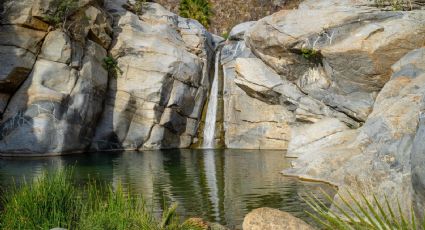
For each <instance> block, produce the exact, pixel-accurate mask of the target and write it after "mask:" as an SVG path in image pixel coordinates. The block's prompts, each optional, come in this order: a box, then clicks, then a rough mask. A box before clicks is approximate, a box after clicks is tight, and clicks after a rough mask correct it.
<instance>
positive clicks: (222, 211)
mask: <svg viewBox="0 0 425 230" xmlns="http://www.w3.org/2000/svg"><path fill="white" fill-rule="evenodd" d="M65 165H73V166H74V167H75V174H76V175H75V176H76V179H77V181H78V182H79V183H83V182H85V181H87V180H88V179H89V178H96V179H99V180H101V181H102V182H106V183H111V184H113V185H114V186H116V185H117V184H118V183H122V184H123V185H124V188H126V189H128V192H130V193H133V194H142V195H143V196H144V197H145V200H146V202H147V203H148V204H150V205H151V206H152V207H153V210H155V211H156V212H158V213H159V212H160V211H161V210H163V209H164V205H165V204H169V203H170V202H178V203H179V209H178V212H179V213H180V215H182V216H183V217H193V216H196V217H203V218H205V219H208V220H209V221H213V222H219V223H222V224H225V225H227V226H229V227H232V228H240V225H241V223H242V220H243V217H244V216H245V215H246V214H247V213H248V212H249V211H250V210H252V209H255V208H259V207H272V208H278V209H281V210H284V211H289V212H291V213H293V214H294V215H296V216H298V217H301V218H304V219H306V218H307V216H306V215H305V213H304V210H305V209H306V208H307V205H306V204H305V203H304V202H303V201H302V199H301V198H300V194H301V193H303V192H309V191H317V190H318V188H327V186H326V185H323V184H317V183H303V182H300V181H298V180H296V179H294V178H288V177H283V176H282V175H281V174H280V171H281V170H282V169H284V168H287V167H288V166H289V165H288V161H287V160H285V158H284V154H283V153H282V152H280V151H246V150H169V151H152V152H124V153H116V154H111V153H96V154H87V155H80V156H67V157H65V156H64V157H54V158H38V159H0V185H1V187H2V188H3V187H7V186H10V185H11V184H12V182H13V179H12V178H14V180H16V181H18V182H19V181H22V178H23V177H25V178H26V179H28V180H33V179H34V178H36V177H37V176H38V175H40V173H41V172H42V170H43V169H45V168H46V169H49V170H50V169H54V168H59V167H64V166H65Z"/></svg>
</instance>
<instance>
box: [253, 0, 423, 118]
mask: <svg viewBox="0 0 425 230" xmlns="http://www.w3.org/2000/svg"><path fill="white" fill-rule="evenodd" d="M350 1H351V0H347V1H345V2H347V4H340V5H338V4H336V5H332V4H329V5H328V6H327V7H319V6H317V7H315V8H313V7H307V5H306V4H305V5H304V7H300V9H298V10H292V11H280V12H278V13H275V14H273V15H271V16H269V17H266V18H263V19H261V20H259V21H258V22H257V23H256V24H255V25H254V26H253V27H251V28H250V29H249V30H248V31H247V33H246V35H245V41H246V44H247V46H248V47H250V48H251V50H252V52H253V53H254V54H255V55H256V56H258V57H259V58H261V59H262V60H263V61H264V62H265V63H266V64H267V65H269V66H271V67H272V68H273V69H274V70H276V71H277V73H279V74H280V75H282V76H284V77H286V78H287V79H288V80H290V81H292V82H293V83H295V84H296V85H297V86H298V87H299V88H300V89H301V90H302V91H303V92H304V93H306V94H308V95H309V96H311V97H313V98H315V99H317V100H319V101H323V102H324V103H325V104H326V105H328V106H330V107H332V108H335V109H336V110H338V111H341V112H343V113H345V114H347V115H348V116H350V117H352V118H353V119H355V120H358V121H365V120H366V118H367V117H368V115H369V114H370V113H371V111H372V107H373V104H374V101H375V98H376V95H377V93H378V92H379V91H380V90H381V89H382V87H383V86H384V85H385V83H386V82H387V81H388V80H389V78H390V75H391V71H390V67H391V65H393V64H394V63H395V62H396V61H397V60H399V59H400V58H401V57H402V56H404V55H405V54H406V53H407V52H409V51H410V50H413V49H415V48H419V47H421V46H422V45H423V41H424V39H425V12H424V11H410V12H401V11H381V10H379V9H377V8H371V7H367V6H361V5H355V4H351V3H349V2H350ZM316 2H317V1H314V4H316ZM327 2H328V1H320V2H319V3H318V5H321V4H325V3H327ZM352 2H354V1H352ZM314 4H312V5H314ZM325 5H326V4H325Z"/></svg>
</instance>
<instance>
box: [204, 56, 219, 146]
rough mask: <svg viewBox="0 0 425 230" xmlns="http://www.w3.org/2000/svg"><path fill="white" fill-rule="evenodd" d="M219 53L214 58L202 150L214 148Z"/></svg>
mask: <svg viewBox="0 0 425 230" xmlns="http://www.w3.org/2000/svg"><path fill="white" fill-rule="evenodd" d="M220 53H221V52H220V51H218V52H217V53H216V56H215V70H214V79H213V84H212V86H211V92H210V97H209V101H208V107H207V109H208V110H207V116H206V118H205V127H204V142H203V148H206V149H213V148H214V136H215V122H216V119H217V98H218V76H219V75H218V72H219V71H218V68H219V67H220Z"/></svg>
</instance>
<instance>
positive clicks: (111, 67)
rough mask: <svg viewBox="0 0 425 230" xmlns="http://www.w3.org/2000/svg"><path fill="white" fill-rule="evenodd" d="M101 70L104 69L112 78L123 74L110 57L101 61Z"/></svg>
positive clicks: (115, 61) (116, 62)
mask: <svg viewBox="0 0 425 230" xmlns="http://www.w3.org/2000/svg"><path fill="white" fill-rule="evenodd" d="M103 68H105V69H106V70H107V71H108V72H109V74H111V75H112V76H114V77H117V76H118V74H122V73H123V71H122V70H121V69H120V67H119V66H118V61H117V60H116V59H115V58H113V57H111V56H107V57H105V58H104V59H103Z"/></svg>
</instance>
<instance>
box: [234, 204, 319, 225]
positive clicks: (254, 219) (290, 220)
mask: <svg viewBox="0 0 425 230" xmlns="http://www.w3.org/2000/svg"><path fill="white" fill-rule="evenodd" d="M242 227H243V230H313V229H314V228H313V227H311V226H310V225H308V224H306V223H305V222H304V221H302V220H300V219H298V218H296V217H294V216H292V215H291V214H289V213H286V212H283V211H279V210H276V209H272V208H259V209H255V210H253V211H252V212H250V213H248V215H246V216H245V218H244V221H243V226H242Z"/></svg>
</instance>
